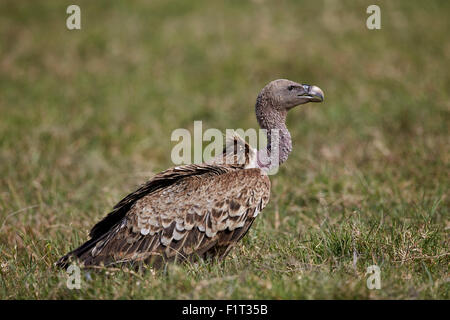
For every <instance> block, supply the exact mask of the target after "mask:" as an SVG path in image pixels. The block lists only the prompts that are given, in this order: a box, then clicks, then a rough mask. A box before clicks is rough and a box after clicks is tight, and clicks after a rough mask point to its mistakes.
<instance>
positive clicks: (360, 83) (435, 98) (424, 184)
mask: <svg viewBox="0 0 450 320" xmlns="http://www.w3.org/2000/svg"><path fill="white" fill-rule="evenodd" d="M374 2H375V3H377V4H379V5H380V7H381V18H382V29H381V30H373V31H371V30H368V29H367V28H366V25H365V23H366V18H367V17H368V14H366V8H367V6H368V5H370V4H372V3H374ZM72 3H73V2H67V3H66V2H64V1H26V2H25V1H20V2H19V1H12V0H8V1H1V3H0V115H1V118H0V266H1V268H0V298H2V299H96V298H100V299H138V298H141V299H191V298H193V299H255V298H257V299H260V298H261V299H367V298H368V299H386V298H388V299H422V298H425V299H449V290H450V282H449V281H450V275H449V263H450V256H449V230H450V220H449V216H450V215H449V207H450V198H449V187H450V176H449V175H450V147H449V145H450V138H449V137H450V135H449V126H450V117H449V116H450V73H449V72H448V70H450V42H449V31H450V19H448V16H449V13H450V2H448V1H427V2H423V1H395V2H394V1H310V2H309V1H308V2H307V1H294V0H292V1H267V0H266V1H264V0H254V1H245V2H244V1H237V0H233V1H226V2H221V1H217V2H216V1H214V2H213V1H206V0H205V1H183V2H179V3H177V2H173V1H166V0H157V1H154V0H152V1H151V2H150V1H148V2H147V1H143V0H142V1H133V2H129V1H114V2H113V3H112V2H111V1H106V0H104V1H87V0H86V1H77V4H78V5H79V6H80V7H81V19H82V22H81V23H82V29H81V30H78V31H77V30H75V31H69V30H67V29H66V18H67V16H68V15H67V14H66V7H67V6H68V5H69V4H72ZM277 78H288V79H291V80H294V81H297V82H302V83H309V84H315V85H318V86H320V87H321V88H322V89H323V90H324V92H325V102H324V103H322V104H314V105H313V104H310V105H305V106H303V107H301V108H298V109H296V110H293V111H292V112H291V113H290V114H289V118H288V128H289V129H290V131H291V134H292V138H293V143H294V151H293V152H292V154H291V156H290V158H289V160H288V161H287V162H286V163H285V164H284V166H283V167H282V168H281V169H280V172H279V173H278V174H277V175H276V176H272V177H271V181H272V194H271V201H270V203H269V205H268V206H267V207H266V209H265V210H264V212H263V213H262V214H261V215H260V216H259V217H258V219H257V221H256V223H255V224H254V225H253V227H252V229H251V230H250V232H249V234H248V235H247V236H246V237H245V238H244V240H243V241H242V242H241V243H240V245H239V246H238V247H237V248H236V249H235V250H234V251H233V252H232V253H231V254H230V255H229V256H228V257H227V259H225V261H223V262H220V263H200V264H197V265H181V266H180V265H169V266H168V267H167V268H166V269H164V270H162V271H159V272H156V274H152V273H144V274H139V273H134V272H132V271H129V270H126V269H124V270H109V271H104V270H103V271H100V272H98V273H91V274H90V277H91V278H90V279H89V280H88V279H86V278H84V277H83V279H82V284H81V286H82V287H81V289H80V290H69V289H68V288H67V287H66V274H65V272H64V271H61V270H58V269H56V268H55V267H54V266H53V263H54V262H55V261H56V260H57V259H58V258H59V257H60V256H61V255H62V254H64V253H66V252H67V251H69V250H71V249H73V248H75V247H76V246H78V245H80V244H81V243H82V242H84V241H85V240H87V238H88V236H87V233H88V231H89V229H90V227H92V226H93V224H94V223H95V222H97V221H98V220H99V219H100V218H101V217H103V216H104V215H105V214H106V213H108V212H109V210H110V209H111V208H112V206H113V205H114V204H115V203H116V202H118V201H119V200H120V199H121V198H122V197H124V196H125V195H127V194H128V193H129V192H131V191H133V190H134V189H135V188H136V187H137V186H138V185H139V184H141V183H143V182H145V181H146V180H147V179H148V178H150V177H151V176H152V175H153V174H155V173H157V172H159V171H161V170H163V169H166V168H167V167H170V166H172V163H171V160H170V152H171V149H172V147H173V146H174V145H175V142H171V141H170V135H171V133H172V131H173V130H174V129H176V128H187V129H190V130H192V128H193V122H194V120H203V127H204V129H206V128H208V127H211V128H218V129H221V130H224V129H226V128H245V129H247V128H256V126H257V123H256V120H255V115H254V103H255V99H256V95H257V94H258V92H259V90H260V89H261V88H262V87H263V86H264V85H265V84H266V83H268V82H269V81H271V80H273V79H277ZM370 265H378V266H379V267H380V270H381V286H382V287H381V289H380V290H369V289H368V288H367V286H366V279H367V275H366V274H365V273H366V268H367V267H368V266H370Z"/></svg>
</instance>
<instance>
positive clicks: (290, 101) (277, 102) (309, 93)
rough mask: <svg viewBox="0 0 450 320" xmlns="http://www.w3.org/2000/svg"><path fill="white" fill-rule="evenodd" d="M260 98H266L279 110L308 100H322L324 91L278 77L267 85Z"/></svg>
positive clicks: (271, 105) (267, 101) (268, 102)
mask: <svg viewBox="0 0 450 320" xmlns="http://www.w3.org/2000/svg"><path fill="white" fill-rule="evenodd" d="M258 99H262V100H266V104H269V105H270V107H272V108H274V109H277V111H285V110H289V109H291V108H293V107H295V106H298V105H301V104H305V103H308V102H322V101H323V91H322V90H321V89H320V88H319V87H316V86H310V85H307V84H300V83H297V82H294V81H290V80H286V79H278V80H274V81H272V82H270V83H269V84H268V85H266V86H265V87H264V88H263V89H262V91H261V93H260V94H259V97H258ZM267 107H269V106H267Z"/></svg>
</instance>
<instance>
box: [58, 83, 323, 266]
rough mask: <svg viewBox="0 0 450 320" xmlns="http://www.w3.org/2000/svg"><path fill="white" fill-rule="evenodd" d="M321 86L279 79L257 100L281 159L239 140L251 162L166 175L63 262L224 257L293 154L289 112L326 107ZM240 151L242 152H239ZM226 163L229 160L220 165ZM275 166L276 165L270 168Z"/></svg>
mask: <svg viewBox="0 0 450 320" xmlns="http://www.w3.org/2000/svg"><path fill="white" fill-rule="evenodd" d="M322 101H323V92H322V90H321V89H320V88H318V87H316V86H310V85H304V84H298V83H296V82H293V81H290V80H286V79H278V80H274V81H272V82H270V83H269V84H267V85H266V86H265V87H264V88H263V89H262V90H261V92H260V93H259V95H258V98H257V100H256V105H255V112H256V118H257V120H258V123H259V125H260V127H261V128H262V129H266V130H267V136H268V137H267V138H268V141H272V140H271V139H270V138H271V137H270V135H271V132H273V130H277V132H278V141H279V143H278V152H277V153H274V154H277V156H278V159H276V158H275V160H269V158H270V159H272V158H273V157H270V155H271V153H272V152H273V150H272V146H271V144H270V143H268V145H267V147H266V148H264V149H261V150H254V149H253V148H252V147H250V146H249V145H248V144H247V143H246V142H245V141H244V140H243V139H242V138H240V137H239V136H237V135H235V136H234V137H232V139H231V141H227V145H228V144H230V143H232V144H233V146H236V145H237V144H240V145H241V147H242V148H243V149H245V153H244V161H228V160H230V157H231V158H233V157H234V158H233V159H234V160H236V157H235V156H236V155H235V154H233V153H232V154H230V153H229V152H228V151H227V150H229V148H225V149H224V152H223V154H222V155H219V156H218V157H216V158H215V160H213V161H211V162H208V163H202V164H198V165H197V164H189V165H183V166H178V167H174V168H170V169H167V170H165V171H163V172H161V173H159V174H157V175H155V176H154V177H153V178H152V179H151V180H149V181H148V182H146V183H145V184H144V185H142V186H141V187H140V188H138V189H137V190H136V191H135V192H133V193H131V194H129V195H128V196H126V197H125V198H124V199H122V200H121V201H120V202H119V203H118V204H117V205H116V206H114V208H113V210H112V212H110V213H109V214H108V215H107V216H106V217H105V218H103V220H101V221H100V222H98V223H97V224H96V225H95V226H94V227H93V228H92V230H91V232H90V234H89V235H90V239H89V240H88V241H86V242H85V243H84V244H83V245H81V246H80V247H78V248H76V249H75V250H73V251H71V252H69V253H68V254H66V255H65V256H63V257H62V258H60V259H59V260H58V261H57V262H56V265H57V266H60V267H67V266H68V264H69V263H71V261H72V260H77V261H78V262H79V263H81V264H82V265H83V266H84V267H95V266H112V265H118V264H123V263H131V264H138V265H152V266H154V267H159V266H162V265H163V264H164V263H165V262H167V261H174V260H176V261H192V260H195V259H196V258H211V257H217V258H218V259H223V258H224V257H225V256H226V255H227V254H228V253H229V252H230V250H231V249H232V248H233V247H234V246H235V245H236V243H237V242H238V241H239V240H241V239H242V237H244V235H245V234H246V233H247V231H248V230H249V228H250V227H251V225H252V223H253V221H254V220H255V218H256V217H257V216H258V214H259V213H260V212H261V211H262V210H263V208H264V207H265V206H266V205H267V203H268V201H269V196H270V180H269V177H268V175H267V173H268V171H269V169H270V168H271V167H272V166H273V165H279V164H281V163H283V162H285V161H286V160H287V158H288V156H289V153H290V152H291V151H292V141H291V136H290V134H289V131H288V129H287V128H286V124H285V122H286V116H287V112H288V111H289V110H290V109H292V108H293V107H295V106H298V105H301V104H305V103H308V102H322ZM233 150H234V152H235V151H236V150H235V148H233ZM219 158H221V159H222V160H223V159H225V160H226V161H217V160H218V159H219ZM271 161H276V162H277V163H275V164H274V163H271Z"/></svg>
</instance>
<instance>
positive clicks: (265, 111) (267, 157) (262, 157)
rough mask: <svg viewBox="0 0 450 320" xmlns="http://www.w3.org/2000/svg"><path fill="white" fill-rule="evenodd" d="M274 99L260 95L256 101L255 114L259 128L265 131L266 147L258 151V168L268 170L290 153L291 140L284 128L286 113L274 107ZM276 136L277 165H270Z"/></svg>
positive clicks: (284, 159)
mask: <svg viewBox="0 0 450 320" xmlns="http://www.w3.org/2000/svg"><path fill="white" fill-rule="evenodd" d="M274 101H275V99H273V98H272V97H267V96H266V95H265V94H264V93H261V94H260V95H259V96H258V99H257V100H256V105H255V112H256V118H257V120H258V123H259V126H260V127H261V128H262V129H266V130H267V147H266V149H261V150H258V158H257V162H258V166H259V167H260V168H266V169H270V168H271V167H273V166H274V165H281V164H282V163H283V162H285V161H286V160H287V158H288V157H289V153H290V152H291V151H292V140H291V135H290V133H289V130H288V129H287V127H286V114H287V111H286V110H284V109H283V108H279V109H281V110H282V111H278V108H276V107H275V106H274V103H276V102H274ZM277 136H278V163H272V162H273V160H272V158H273V157H271V155H272V153H273V152H274V151H275V150H273V148H274V147H276V146H277V143H276V138H277Z"/></svg>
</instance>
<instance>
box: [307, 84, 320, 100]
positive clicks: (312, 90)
mask: <svg viewBox="0 0 450 320" xmlns="http://www.w3.org/2000/svg"><path fill="white" fill-rule="evenodd" d="M303 89H304V90H305V93H304V94H303V95H302V96H304V97H306V98H308V100H309V101H310V102H322V101H323V91H322V89H320V88H319V87H316V86H310V85H307V84H304V85H303Z"/></svg>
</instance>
